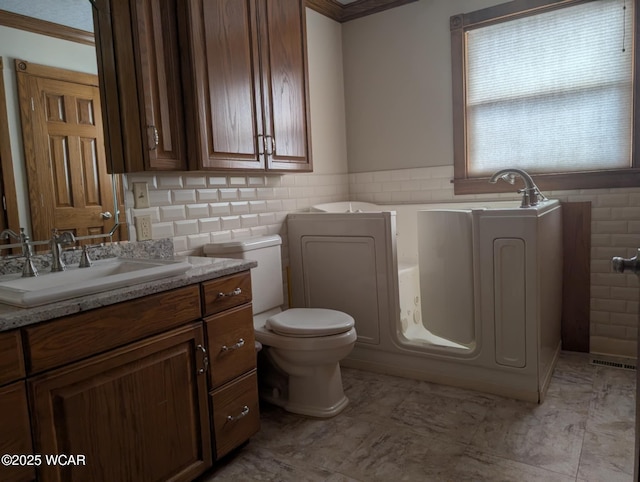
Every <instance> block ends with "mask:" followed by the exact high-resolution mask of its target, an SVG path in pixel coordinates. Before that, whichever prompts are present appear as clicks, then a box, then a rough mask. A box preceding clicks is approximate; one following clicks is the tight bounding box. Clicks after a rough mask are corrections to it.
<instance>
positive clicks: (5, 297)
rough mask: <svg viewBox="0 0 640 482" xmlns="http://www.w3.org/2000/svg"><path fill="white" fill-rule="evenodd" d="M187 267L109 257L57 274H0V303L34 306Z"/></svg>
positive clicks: (180, 263)
mask: <svg viewBox="0 0 640 482" xmlns="http://www.w3.org/2000/svg"><path fill="white" fill-rule="evenodd" d="M190 268H191V265H190V264H189V263H188V262H187V261H174V260H165V259H134V258H110V259H103V260H99V261H94V263H93V266H91V267H90V268H78V267H77V266H67V269H66V271H62V272H58V273H51V272H44V273H43V272H40V274H39V276H37V277H35V278H22V277H21V276H22V275H21V273H14V274H8V275H5V276H0V303H5V304H8V305H13V306H20V307H31V306H38V305H43V304H46V303H51V302H54V301H61V300H66V299H69V298H75V297H76V296H83V295H89V294H92V293H100V292H102V291H107V290H111V289H115V288H121V287H123V286H129V285H132V284H137V283H143V282H146V281H151V280H156V279H159V278H166V277H169V276H175V275H178V274H181V273H184V272H185V271H187V270H188V269H190Z"/></svg>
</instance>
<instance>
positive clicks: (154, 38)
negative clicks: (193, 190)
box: [94, 0, 187, 172]
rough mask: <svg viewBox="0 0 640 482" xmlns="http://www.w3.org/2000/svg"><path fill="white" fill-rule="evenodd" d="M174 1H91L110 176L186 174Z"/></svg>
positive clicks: (184, 133)
mask: <svg viewBox="0 0 640 482" xmlns="http://www.w3.org/2000/svg"><path fill="white" fill-rule="evenodd" d="M177 1H179V0H96V1H95V4H96V8H94V23H95V38H96V52H97V57H98V73H99V76H100V87H101V88H100V93H101V101H102V105H103V117H104V130H105V148H106V151H107V158H108V159H109V160H110V161H111V163H112V170H111V171H110V172H139V171H148V170H174V171H184V170H186V169H187V157H186V131H185V129H184V109H183V101H182V99H183V97H182V71H181V65H180V56H181V53H180V47H179V42H178V24H177V19H176V2H177Z"/></svg>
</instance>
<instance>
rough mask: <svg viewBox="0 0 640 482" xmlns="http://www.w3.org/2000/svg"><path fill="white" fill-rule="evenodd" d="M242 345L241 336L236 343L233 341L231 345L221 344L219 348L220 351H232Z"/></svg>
mask: <svg viewBox="0 0 640 482" xmlns="http://www.w3.org/2000/svg"><path fill="white" fill-rule="evenodd" d="M243 346H244V340H243V339H242V338H240V339H239V340H238V343H235V344H233V345H231V346H227V345H222V348H221V350H222V351H232V350H237V349H238V348H242V347H243Z"/></svg>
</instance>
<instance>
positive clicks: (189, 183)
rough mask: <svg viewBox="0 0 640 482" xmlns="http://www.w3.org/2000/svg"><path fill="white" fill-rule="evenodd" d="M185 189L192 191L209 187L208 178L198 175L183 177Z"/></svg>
mask: <svg viewBox="0 0 640 482" xmlns="http://www.w3.org/2000/svg"><path fill="white" fill-rule="evenodd" d="M183 180H184V187H189V188H191V189H197V188H204V187H207V178H206V177H205V176H201V175H198V174H190V175H185V176H183Z"/></svg>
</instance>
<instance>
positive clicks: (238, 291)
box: [218, 288, 242, 298]
mask: <svg viewBox="0 0 640 482" xmlns="http://www.w3.org/2000/svg"><path fill="white" fill-rule="evenodd" d="M241 294H242V289H240V288H236V289H235V290H233V291H230V292H229V293H223V292H222V291H221V292H219V293H218V298H227V297H229V296H238V295H241Z"/></svg>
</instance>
